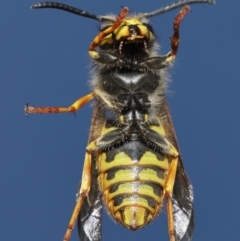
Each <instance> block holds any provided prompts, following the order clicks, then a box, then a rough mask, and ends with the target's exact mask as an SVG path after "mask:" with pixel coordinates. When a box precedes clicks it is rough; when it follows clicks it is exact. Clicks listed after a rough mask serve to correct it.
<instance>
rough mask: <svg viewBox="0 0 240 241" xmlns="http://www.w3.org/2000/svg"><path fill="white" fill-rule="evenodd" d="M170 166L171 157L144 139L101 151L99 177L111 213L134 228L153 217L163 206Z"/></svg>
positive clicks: (106, 204) (104, 199) (124, 223)
mask: <svg viewBox="0 0 240 241" xmlns="http://www.w3.org/2000/svg"><path fill="white" fill-rule="evenodd" d="M168 168H169V160H168V157H166V156H164V155H162V154H160V153H156V152H154V151H153V150H151V149H149V148H148V147H147V146H146V145H145V144H144V143H142V142H141V140H136V141H130V142H128V143H124V144H123V145H122V146H120V147H117V148H115V149H113V150H109V151H106V152H102V153H101V154H100V157H99V163H98V170H99V177H98V181H99V187H100V191H101V192H102V194H103V201H104V203H105V206H106V208H107V209H108V212H109V213H110V214H111V216H112V217H113V218H114V219H116V220H117V221H118V222H120V223H121V224H122V225H124V226H126V227H128V228H129V229H132V230H136V229H139V228H141V227H142V226H144V225H146V224H147V223H149V222H150V221H152V220H153V219H154V217H155V216H156V215H157V214H158V212H159V210H160V208H161V206H162V201H163V186H164V183H165V179H166V175H167V172H168Z"/></svg>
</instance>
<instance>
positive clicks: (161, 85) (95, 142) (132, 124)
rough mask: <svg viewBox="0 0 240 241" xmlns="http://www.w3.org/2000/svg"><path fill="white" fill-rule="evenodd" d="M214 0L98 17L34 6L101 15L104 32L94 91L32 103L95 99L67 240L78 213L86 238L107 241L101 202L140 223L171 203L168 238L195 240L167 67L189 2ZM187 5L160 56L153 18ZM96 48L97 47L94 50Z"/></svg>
mask: <svg viewBox="0 0 240 241" xmlns="http://www.w3.org/2000/svg"><path fill="white" fill-rule="evenodd" d="M193 3H209V4H213V3H215V1H214V0H182V1H179V2H176V3H173V4H170V5H168V6H166V7H163V8H160V9H158V10H155V11H153V12H150V13H141V14H135V15H128V13H129V9H128V8H126V7H123V8H122V10H121V12H120V14H119V15H118V16H115V15H106V16H97V15H94V14H91V13H88V12H86V11H83V10H81V9H77V8H74V7H71V6H68V5H65V4H61V3H55V2H44V3H37V4H34V5H33V6H32V8H34V9H35V8H58V9H61V10H65V11H68V12H71V13H74V14H77V15H80V16H83V17H87V18H92V19H95V20H98V21H99V22H100V23H101V30H100V33H99V34H98V35H97V36H96V37H95V38H94V40H93V41H92V43H91V45H90V47H89V56H90V58H91V60H92V62H93V75H92V79H91V85H92V89H93V92H92V93H90V94H88V95H86V96H84V97H82V98H80V99H78V100H77V101H76V102H74V103H73V104H72V105H71V106H70V107H31V106H28V105H27V106H26V107H25V112H26V114H29V113H40V114H42V113H63V112H73V113H75V112H76V111H77V110H78V109H80V108H81V107H82V106H83V105H84V104H86V103H87V102H89V101H91V100H94V111H93V118H92V123H91V130H90V136H89V142H88V145H87V147H86V155H85V160H84V167H83V174H82V181H81V186H80V189H79V192H78V199H77V202H76V206H75V208H74V211H73V214H72V217H71V219H70V222H69V224H68V227H67V231H66V234H65V236H64V240H65V241H67V240H69V239H70V236H71V231H72V229H73V227H74V225H75V222H76V220H78V230H79V236H80V240H82V241H83V240H89V241H100V240H101V222H102V221H101V214H102V202H103V203H104V204H105V207H106V209H107V211H108V213H109V214H110V215H111V216H112V218H113V219H114V220H116V221H117V222H119V223H121V224H122V225H123V226H125V227H127V228H128V229H131V230H138V229H140V228H142V227H144V226H145V225H147V224H148V223H149V222H151V221H152V220H154V218H155V217H156V216H157V215H158V214H159V212H160V210H161V208H162V205H163V203H164V202H165V204H166V210H167V217H168V232H169V236H170V241H178V240H182V241H190V240H191V238H192V234H193V229H194V214H193V188H192V185H191V184H190V182H189V180H188V177H187V175H186V173H185V170H184V167H183V163H182V159H181V155H180V151H179V148H178V144H177V138H176V135H175V131H174V127H173V124H172V120H171V116H170V113H169V110H168V106H167V102H166V98H165V92H166V87H167V85H168V74H167V68H168V67H169V66H171V65H172V63H173V62H174V59H175V56H176V54H177V51H178V46H179V26H180V22H181V21H182V19H183V18H184V16H185V15H186V14H187V13H188V12H189V10H190V8H189V7H188V6H187V5H186V4H193ZM178 7H183V8H182V10H181V11H180V12H179V13H178V14H177V15H176V17H175V19H174V23H173V30H174V31H173V35H172V37H171V40H170V41H171V51H170V52H169V53H168V54H167V55H164V56H159V55H157V52H156V51H157V48H158V45H157V43H156V40H155V34H154V30H153V28H152V26H151V25H150V24H149V18H150V17H153V16H156V15H159V14H162V13H165V12H168V11H170V10H173V9H175V8H178ZM96 48H97V50H96Z"/></svg>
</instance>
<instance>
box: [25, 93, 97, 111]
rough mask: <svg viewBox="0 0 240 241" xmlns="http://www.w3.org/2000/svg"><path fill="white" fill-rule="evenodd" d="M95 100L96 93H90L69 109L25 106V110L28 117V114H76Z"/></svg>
mask: <svg viewBox="0 0 240 241" xmlns="http://www.w3.org/2000/svg"><path fill="white" fill-rule="evenodd" d="M93 98H94V93H93V92H92V93H90V94H88V95H85V96H83V97H81V98H80V99H78V100H77V101H75V102H74V103H73V104H72V105H70V106H69V107H37V106H28V105H27V106H25V108H24V110H25V113H26V115H28V114H49V113H66V112H72V113H75V112H76V111H77V110H79V109H80V108H81V107H82V106H83V105H85V104H86V103H88V102H89V101H90V100H92V99H93Z"/></svg>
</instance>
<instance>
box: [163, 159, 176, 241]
mask: <svg viewBox="0 0 240 241" xmlns="http://www.w3.org/2000/svg"><path fill="white" fill-rule="evenodd" d="M177 165H178V157H175V158H173V160H172V162H171V165H170V169H169V172H168V176H167V178H166V183H165V186H164V196H165V198H166V201H167V216H168V233H169V236H170V241H175V230H174V218H173V205H172V194H173V187H174V182H175V178H176V173H177Z"/></svg>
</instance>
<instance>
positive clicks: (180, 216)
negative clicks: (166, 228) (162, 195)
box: [163, 99, 194, 241]
mask: <svg viewBox="0 0 240 241" xmlns="http://www.w3.org/2000/svg"><path fill="white" fill-rule="evenodd" d="M163 114H164V117H165V118H166V120H165V125H166V127H165V128H166V130H167V133H168V135H169V138H170V140H171V142H172V144H173V145H174V146H175V147H176V148H177V149H178V152H179V162H178V169H177V174H176V179H175V184H174V189H173V196H172V201H173V216H174V227H175V235H176V240H177V241H178V240H181V241H190V240H191V238H192V235H193V230H194V211H193V187H192V185H191V183H190V181H189V179H188V176H187V174H186V172H185V170H184V166H183V162H182V158H181V154H180V150H179V147H178V142H177V137H176V133H175V130H174V126H173V123H172V118H171V115H170V112H169V109H168V105H167V102H166V99H165V101H164V103H163Z"/></svg>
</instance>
